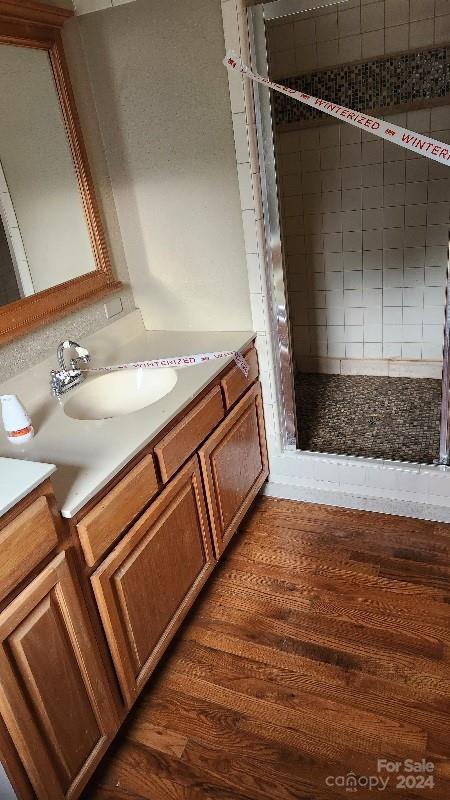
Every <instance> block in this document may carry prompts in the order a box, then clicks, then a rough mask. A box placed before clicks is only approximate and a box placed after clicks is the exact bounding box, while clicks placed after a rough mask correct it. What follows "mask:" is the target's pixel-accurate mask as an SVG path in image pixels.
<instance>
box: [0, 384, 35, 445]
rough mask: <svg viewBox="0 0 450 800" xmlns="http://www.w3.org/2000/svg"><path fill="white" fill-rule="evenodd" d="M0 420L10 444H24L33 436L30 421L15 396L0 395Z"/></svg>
mask: <svg viewBox="0 0 450 800" xmlns="http://www.w3.org/2000/svg"><path fill="white" fill-rule="evenodd" d="M0 402H1V404H2V420H3V427H4V429H5V431H6V436H7V437H8V441H9V442H11V444H25V442H29V441H30V440H31V439H32V438H33V436H34V428H33V426H32V424H31V419H30V416H29V414H28V412H27V411H26V409H25V408H24V407H23V405H22V403H21V402H20V400H19V398H18V397H17V395H15V394H2V395H0Z"/></svg>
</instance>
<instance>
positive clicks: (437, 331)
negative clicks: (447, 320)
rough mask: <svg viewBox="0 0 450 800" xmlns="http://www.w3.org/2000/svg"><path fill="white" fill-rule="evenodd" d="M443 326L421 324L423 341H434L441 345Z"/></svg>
mask: <svg viewBox="0 0 450 800" xmlns="http://www.w3.org/2000/svg"><path fill="white" fill-rule="evenodd" d="M443 334H444V331H443V327H442V325H427V324H425V325H424V326H423V341H424V342H434V343H435V344H440V345H441V346H442V341H443Z"/></svg>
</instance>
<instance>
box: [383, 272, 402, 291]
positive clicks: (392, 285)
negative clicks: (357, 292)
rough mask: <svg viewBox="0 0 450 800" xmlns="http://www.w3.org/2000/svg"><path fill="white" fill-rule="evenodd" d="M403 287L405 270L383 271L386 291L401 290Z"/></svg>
mask: <svg viewBox="0 0 450 800" xmlns="http://www.w3.org/2000/svg"><path fill="white" fill-rule="evenodd" d="M402 286H403V270H402V269H384V270H383V288H385V289H399V288H401V287H402Z"/></svg>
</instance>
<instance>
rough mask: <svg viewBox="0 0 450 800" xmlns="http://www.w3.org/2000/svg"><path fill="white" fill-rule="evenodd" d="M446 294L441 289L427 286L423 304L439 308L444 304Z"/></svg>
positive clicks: (424, 291)
mask: <svg viewBox="0 0 450 800" xmlns="http://www.w3.org/2000/svg"><path fill="white" fill-rule="evenodd" d="M443 295H444V293H443V290H442V289H441V288H435V287H430V286H426V287H425V288H424V290H423V302H424V305H425V306H439V305H440V304H441V303H443V302H444V296H443Z"/></svg>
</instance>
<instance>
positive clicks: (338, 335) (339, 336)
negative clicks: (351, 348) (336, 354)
mask: <svg viewBox="0 0 450 800" xmlns="http://www.w3.org/2000/svg"><path fill="white" fill-rule="evenodd" d="M326 330H327V338H328V343H329V344H330V343H333V344H337V343H343V342H345V327H344V325H328V326H327V329H326ZM329 355H331V353H329Z"/></svg>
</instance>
